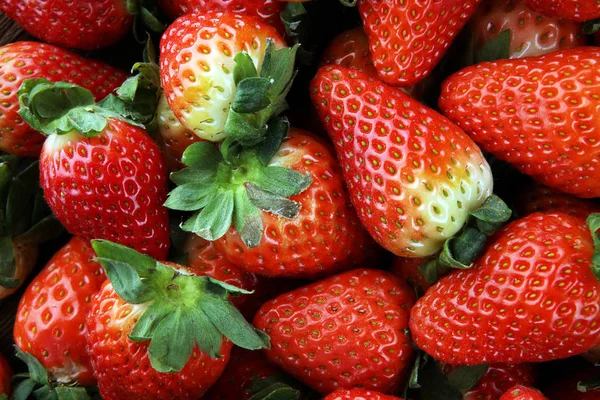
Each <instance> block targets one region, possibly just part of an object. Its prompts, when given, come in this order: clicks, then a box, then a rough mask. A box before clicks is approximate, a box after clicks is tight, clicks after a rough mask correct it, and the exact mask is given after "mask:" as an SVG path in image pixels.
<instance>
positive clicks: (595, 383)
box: [577, 375, 600, 393]
mask: <svg viewBox="0 0 600 400" xmlns="http://www.w3.org/2000/svg"><path fill="white" fill-rule="evenodd" d="M596 389H600V375H595V376H592V377H590V378H587V379H584V380H582V381H581V382H577V390H578V391H579V392H583V393H586V392H588V391H591V390H596Z"/></svg>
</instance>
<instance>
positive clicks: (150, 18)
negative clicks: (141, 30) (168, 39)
mask: <svg viewBox="0 0 600 400" xmlns="http://www.w3.org/2000/svg"><path fill="white" fill-rule="evenodd" d="M140 16H141V17H142V22H143V23H144V25H145V26H146V27H148V28H149V29H150V30H151V31H152V32H155V33H162V32H163V31H164V30H165V26H164V25H163V24H162V23H161V22H160V21H159V20H158V18H156V17H155V16H154V14H152V13H151V12H150V11H149V10H148V9H147V8H146V7H142V9H141V12H140Z"/></svg>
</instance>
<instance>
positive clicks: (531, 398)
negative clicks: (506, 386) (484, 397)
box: [500, 385, 548, 400]
mask: <svg viewBox="0 0 600 400" xmlns="http://www.w3.org/2000/svg"><path fill="white" fill-rule="evenodd" d="M500 400H548V399H547V398H546V397H544V395H543V394H542V393H541V392H540V391H539V390H536V389H533V388H530V387H527V386H522V385H517V386H515V387H513V388H512V389H510V390H509V391H508V392H506V393H504V395H502V397H500Z"/></svg>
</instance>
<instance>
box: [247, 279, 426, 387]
mask: <svg viewBox="0 0 600 400" xmlns="http://www.w3.org/2000/svg"><path fill="white" fill-rule="evenodd" d="M413 303H414V293H413V292H412V290H411V289H410V288H409V287H408V286H406V284H405V283H404V282H402V281H401V280H400V279H398V278H397V277H395V276H394V275H392V274H389V273H387V272H384V271H377V270H368V269H358V270H353V271H349V272H345V273H342V274H339V275H335V276H332V277H329V278H327V279H324V280H322V281H319V282H316V283H313V284H310V285H308V286H305V287H303V288H300V289H296V290H294V291H292V292H289V293H287V294H284V295H281V296H279V297H277V298H276V299H274V300H271V301H269V302H267V303H266V304H265V305H263V307H262V308H261V309H260V310H259V311H258V313H257V315H256V317H255V318H254V323H255V325H256V327H257V328H258V329H262V330H264V331H265V332H266V333H267V334H268V335H270V337H271V343H272V346H271V348H270V349H268V350H265V351H266V354H267V357H268V358H269V359H270V360H271V362H273V363H275V364H277V365H279V366H280V367H281V368H282V369H283V370H284V371H286V372H288V373H290V374H291V375H293V376H295V377H296V378H298V379H299V380H301V381H302V382H304V383H306V384H307V385H309V386H310V387H312V388H313V389H315V390H318V391H319V392H321V393H322V394H327V393H330V392H332V391H333V390H335V389H338V388H344V389H351V388H354V387H360V388H364V389H367V390H377V391H381V392H382V393H390V392H393V391H394V390H396V389H398V388H399V387H400V385H401V384H402V381H403V379H404V377H405V376H406V374H407V372H408V369H409V366H410V364H411V361H412V355H413V349H412V347H411V345H410V339H409V338H408V336H407V331H406V328H407V323H408V314H409V310H410V307H411V306H412V305H413Z"/></svg>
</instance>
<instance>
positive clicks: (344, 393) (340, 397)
mask: <svg viewBox="0 0 600 400" xmlns="http://www.w3.org/2000/svg"><path fill="white" fill-rule="evenodd" d="M323 400H402V399H401V398H399V397H394V396H387V395H385V394H381V393H377V392H374V391H372V390H363V389H351V390H346V389H338V390H336V391H335V392H333V393H330V394H329V395H328V396H326V397H325V399H323Z"/></svg>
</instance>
